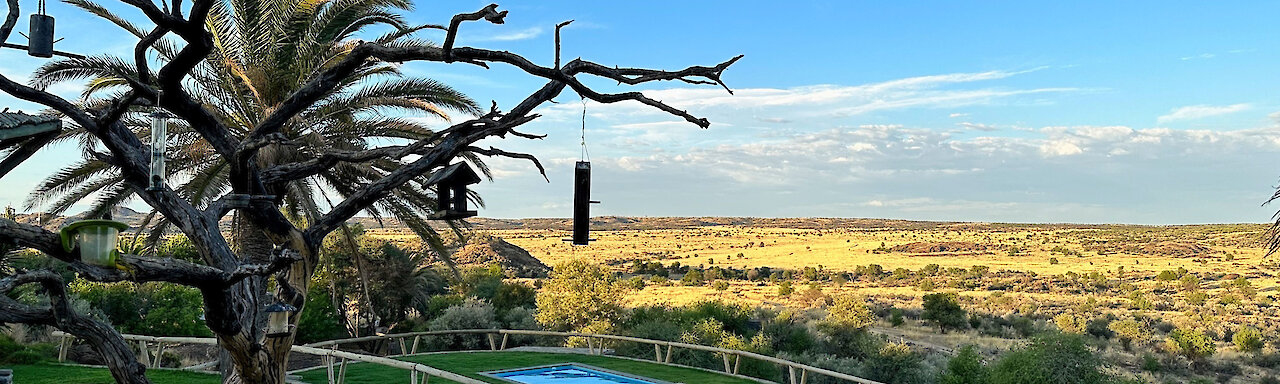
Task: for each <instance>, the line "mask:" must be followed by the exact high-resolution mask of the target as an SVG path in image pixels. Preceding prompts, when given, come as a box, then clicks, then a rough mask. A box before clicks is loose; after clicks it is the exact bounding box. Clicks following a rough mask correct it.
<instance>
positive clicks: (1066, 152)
mask: <svg viewBox="0 0 1280 384" xmlns="http://www.w3.org/2000/svg"><path fill="white" fill-rule="evenodd" d="M1081 153H1084V150H1083V149H1080V146H1079V145H1076V144H1075V143H1072V142H1071V141H1068V140H1049V141H1046V142H1044V144H1040V154H1042V155H1044V156H1045V157H1058V156H1071V155H1079V154H1081Z"/></svg>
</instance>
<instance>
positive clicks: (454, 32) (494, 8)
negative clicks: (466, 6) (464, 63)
mask: <svg viewBox="0 0 1280 384" xmlns="http://www.w3.org/2000/svg"><path fill="white" fill-rule="evenodd" d="M506 17H507V11H502V12H498V5H497V4H489V5H488V6H486V7H484V8H483V9H481V10H479V11H475V12H472V13H462V14H457V15H453V19H452V20H449V29H447V30H446V33H445V36H444V61H445V62H446V63H448V62H451V61H452V60H453V59H452V55H450V53H452V51H453V42H454V41H455V40H457V38H458V27H460V26H462V22H464V21H475V20H480V19H482V18H483V19H485V20H488V21H489V22H490V23H494V24H502V23H504V22H505V21H504V19H505V18H506Z"/></svg>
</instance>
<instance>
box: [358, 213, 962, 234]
mask: <svg viewBox="0 0 1280 384" xmlns="http://www.w3.org/2000/svg"><path fill="white" fill-rule="evenodd" d="M353 221H354V222H357V223H360V224H362V225H364V226H365V228H401V227H402V226H401V225H400V222H399V221H396V220H394V219H389V220H383V221H381V222H379V221H377V220H374V219H372V218H367V217H365V218H356V219H353ZM466 222H467V223H468V224H470V226H471V228H474V229H480V230H504V229H528V230H560V231H568V230H571V229H572V228H573V220H572V219H565V218H532V219H488V218H470V219H467V220H466ZM961 224H965V223H956V222H941V221H909V220H890V219H850V218H759V217H623V216H600V217H594V218H592V219H591V228H592V229H593V230H601V231H617V230H645V229H680V228H696V227H714V226H744V227H770V228H796V229H827V228H887V227H893V228H919V229H925V228H936V227H939V226H954V225H961Z"/></svg>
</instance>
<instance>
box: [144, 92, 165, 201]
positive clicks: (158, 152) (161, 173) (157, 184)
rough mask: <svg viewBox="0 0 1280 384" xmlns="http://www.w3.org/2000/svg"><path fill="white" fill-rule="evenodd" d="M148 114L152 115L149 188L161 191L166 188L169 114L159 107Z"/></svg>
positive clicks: (149, 189)
mask: <svg viewBox="0 0 1280 384" xmlns="http://www.w3.org/2000/svg"><path fill="white" fill-rule="evenodd" d="M157 99H159V98H157ZM148 116H150V117H151V181H150V182H149V183H148V184H147V190H148V191H160V190H164V179H165V167H164V162H165V157H164V156H165V150H166V149H167V146H168V143H169V115H168V114H166V113H164V112H163V111H161V110H160V109H159V107H157V108H156V110H155V111H154V112H151V114H150V115H148Z"/></svg>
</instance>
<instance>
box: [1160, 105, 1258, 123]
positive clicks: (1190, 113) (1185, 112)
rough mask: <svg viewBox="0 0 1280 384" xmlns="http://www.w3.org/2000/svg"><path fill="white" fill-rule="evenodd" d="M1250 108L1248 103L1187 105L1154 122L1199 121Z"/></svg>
mask: <svg viewBox="0 0 1280 384" xmlns="http://www.w3.org/2000/svg"><path fill="white" fill-rule="evenodd" d="M1251 107H1252V106H1251V105H1249V104H1248V103H1240V104H1231V105H1203V104H1201V105H1188V106H1185V107H1178V108H1174V109H1173V110H1171V111H1170V112H1169V114H1167V115H1164V116H1160V117H1158V118H1156V122H1158V123H1160V124H1164V123H1168V122H1171V121H1178V120H1191V119H1200V118H1205V117H1210V116H1218V115H1225V114H1230V113H1236V112H1241V111H1245V110H1248V109H1249V108H1251Z"/></svg>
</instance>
